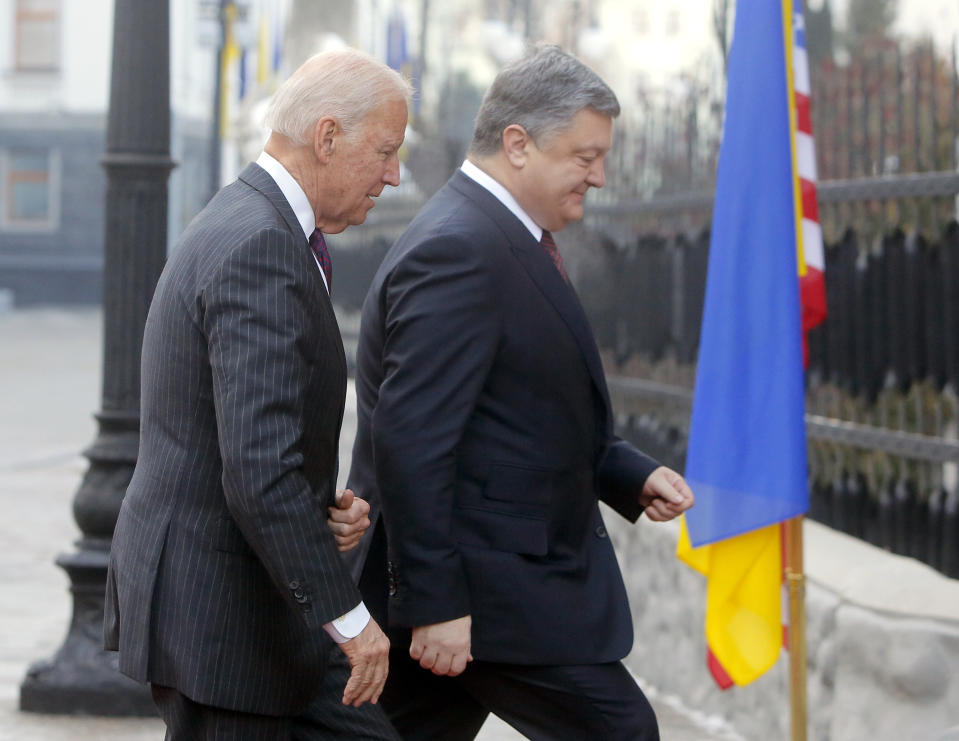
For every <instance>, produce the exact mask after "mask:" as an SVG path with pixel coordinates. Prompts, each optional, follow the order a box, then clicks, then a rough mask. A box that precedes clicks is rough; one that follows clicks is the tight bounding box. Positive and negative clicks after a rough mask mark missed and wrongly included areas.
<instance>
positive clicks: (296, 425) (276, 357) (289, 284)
mask: <svg viewBox="0 0 959 741" xmlns="http://www.w3.org/2000/svg"><path fill="white" fill-rule="evenodd" d="M301 247H302V245H298V244H296V241H295V239H294V237H293V235H292V234H290V233H288V232H284V231H281V230H265V231H263V232H261V233H259V234H257V235H256V236H254V237H253V238H251V239H250V240H248V241H247V242H245V243H243V244H240V245H237V247H235V248H234V249H233V250H232V252H231V253H230V254H229V255H228V257H227V258H226V259H225V260H224V262H223V264H222V265H221V266H220V267H219V268H218V270H217V271H216V273H215V274H214V275H213V277H212V279H211V280H209V281H208V283H207V285H206V286H205V288H204V290H203V291H202V292H201V296H202V301H203V308H204V312H203V318H202V321H203V329H204V331H205V333H206V336H207V341H208V345H209V353H210V365H211V368H212V373H213V394H214V404H215V407H216V419H217V428H218V434H219V442H220V453H221V456H222V459H223V489H224V492H225V495H226V500H227V506H228V508H229V510H230V513H231V515H232V516H233V518H234V520H235V521H236V523H237V525H238V526H239V528H240V530H241V531H242V532H243V535H244V537H245V538H246V540H247V542H248V543H249V544H250V546H251V547H252V548H253V550H254V551H255V552H256V555H257V556H258V557H259V560H260V561H261V562H262V564H263V566H264V567H265V568H266V570H267V572H268V573H269V575H270V577H271V579H272V580H273V582H274V584H275V585H276V587H277V589H279V591H280V593H281V594H282V595H283V596H284V597H285V599H286V601H287V602H288V604H289V605H290V607H291V608H292V609H294V610H295V611H296V612H297V613H298V614H300V615H301V616H302V618H303V620H304V621H305V622H306V624H307V625H308V626H309V627H311V628H320V627H321V626H322V625H323V624H324V623H328V622H330V621H331V620H332V619H334V618H336V617H338V616H340V615H343V614H344V613H346V612H348V611H349V610H350V609H352V608H354V607H356V606H357V604H358V603H359V602H360V595H359V592H358V591H357V590H356V588H355V587H354V586H353V583H352V581H351V579H350V576H349V573H348V572H347V570H346V568H345V566H344V565H343V563H342V561H341V560H340V558H339V555H338V551H337V549H336V544H335V542H334V539H333V535H332V533H331V532H330V531H329V529H328V527H327V525H326V513H325V510H324V505H325V502H326V501H327V499H328V498H330V492H329V491H324V492H318V493H315V492H313V491H312V489H311V487H310V485H309V483H308V482H307V480H306V478H305V476H304V474H303V471H302V464H303V453H302V430H303V419H304V414H305V413H306V411H305V410H304V408H303V406H304V392H305V389H306V388H307V386H308V384H310V383H323V379H322V377H321V376H320V377H318V375H317V374H323V373H324V369H323V368H322V367H317V366H316V365H315V364H311V363H310V362H309V361H308V359H307V358H306V357H305V355H304V347H305V345H306V343H308V342H311V341H314V338H313V337H312V335H311V334H310V329H309V328H310V327H311V326H312V322H311V318H310V316H309V314H308V313H307V307H308V304H309V302H308V296H309V293H308V292H309V291H310V290H313V288H312V287H311V285H310V283H309V281H308V277H307V276H306V275H304V270H303V267H304V263H303V261H302V260H301V259H298V254H301V253H302V251H303V250H302V249H300V248H301ZM298 251H299V253H298ZM331 445H332V447H333V448H334V449H335V447H336V445H335V441H332V442H331ZM332 477H333V473H332V472H331V473H330V477H329V478H330V480H332Z"/></svg>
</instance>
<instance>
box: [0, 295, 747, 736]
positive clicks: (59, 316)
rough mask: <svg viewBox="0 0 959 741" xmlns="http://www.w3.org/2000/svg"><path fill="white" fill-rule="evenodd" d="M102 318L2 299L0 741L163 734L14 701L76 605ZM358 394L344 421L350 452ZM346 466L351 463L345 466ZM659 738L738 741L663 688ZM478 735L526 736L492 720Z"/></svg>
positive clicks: (132, 723) (137, 722)
mask: <svg viewBox="0 0 959 741" xmlns="http://www.w3.org/2000/svg"><path fill="white" fill-rule="evenodd" d="M101 332H102V330H101V316H100V313H99V312H98V311H93V310H89V309H85V310H74V311H67V310H29V311H25V310H24V311H9V312H3V311H2V309H0V508H2V509H0V513H2V516H0V543H2V546H3V558H2V559H0V584H2V589H0V741H77V740H80V741H85V740H87V739H89V740H91V741H110V740H111V739H116V740H118V741H147V740H148V739H149V740H150V741H157V740H158V739H162V737H163V726H162V723H160V721H158V720H155V719H122V720H120V719H103V718H78V717H62V716H45V715H36V714H32V713H21V712H20V711H19V710H18V702H19V687H20V682H21V681H22V680H23V677H24V674H25V672H26V670H27V667H28V666H29V665H30V663H32V662H33V661H36V660H38V659H46V658H49V657H50V656H51V655H52V654H53V653H54V652H55V651H56V649H57V648H58V647H59V646H60V643H61V642H62V640H63V638H64V636H65V634H66V628H67V625H68V623H69V619H70V610H71V607H72V603H71V599H70V596H69V593H68V591H67V589H68V586H69V581H68V579H67V577H66V575H65V574H64V572H63V571H61V570H60V569H59V568H57V567H56V566H55V565H54V559H55V558H56V556H57V555H58V554H59V553H63V552H70V551H72V550H73V541H74V540H76V538H77V537H78V536H79V533H78V531H77V528H76V525H75V523H74V521H73V515H72V511H71V502H72V499H73V496H74V494H75V493H76V490H77V486H78V485H79V482H80V477H81V476H82V474H83V472H84V471H85V470H86V460H85V459H84V458H82V457H81V456H80V452H81V451H82V449H83V448H85V447H86V446H88V445H89V444H90V443H91V442H92V441H93V438H94V435H95V433H96V425H95V423H94V420H93V416H92V415H93V412H95V411H96V410H97V409H99V402H100V372H101V353H102V341H101ZM354 426H355V402H354V400H353V399H352V397H351V399H350V408H349V409H348V411H347V415H346V418H345V422H344V430H343V442H342V445H341V453H342V454H343V455H345V457H346V458H345V459H346V460H347V461H348V456H349V449H350V446H351V443H352V435H353V428H354ZM341 468H342V469H343V471H344V475H345V471H346V470H347V468H348V465H346V464H345V463H344V465H342V466H341ZM644 688H645V689H646V690H647V692H648V693H649V694H650V698H651V700H652V701H653V704H654V706H655V708H656V712H657V715H658V717H659V719H660V723H661V734H662V739H663V741H734V740H735V739H739V738H740V737H738V736H736V735H734V734H732V733H730V732H728V731H726V730H724V729H723V727H722V726H721V724H719V723H718V722H716V721H715V720H712V721H711V719H704V718H700V717H698V716H696V714H694V713H691V712H690V711H689V710H688V709H686V708H684V707H683V706H682V704H681V703H680V701H679V700H678V699H676V698H660V697H658V696H657V695H656V693H655V691H653V690H652V689H650V688H646V687H644ZM479 739H480V741H516V740H517V739H522V736H521V735H519V734H518V733H516V732H515V731H514V730H512V729H511V728H509V726H506V725H505V724H503V723H502V722H500V721H499V720H498V719H495V718H494V719H491V720H490V722H488V723H487V724H486V726H485V727H484V728H483V731H482V732H481V734H480V736H479Z"/></svg>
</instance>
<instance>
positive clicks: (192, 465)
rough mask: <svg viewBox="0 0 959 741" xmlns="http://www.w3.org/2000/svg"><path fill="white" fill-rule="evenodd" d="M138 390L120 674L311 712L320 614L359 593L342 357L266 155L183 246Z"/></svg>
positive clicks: (251, 708)
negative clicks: (343, 539)
mask: <svg viewBox="0 0 959 741" xmlns="http://www.w3.org/2000/svg"><path fill="white" fill-rule="evenodd" d="M142 387H143V391H142V398H141V419H140V426H141V429H140V451H139V457H138V459H137V465H136V469H135V471H134V474H133V480H132V481H131V482H130V486H129V488H128V489H127V493H126V497H125V498H124V501H123V505H122V507H121V510H120V516H119V520H118V521H117V525H116V531H115V533H114V536H113V547H112V552H111V557H110V570H109V573H108V580H107V600H106V610H105V626H104V627H105V638H106V645H107V647H108V648H112V649H118V650H119V651H120V670H121V671H122V672H124V673H125V674H128V675H129V676H131V677H133V678H134V679H138V680H140V681H149V682H153V683H156V684H160V685H165V686H169V687H174V688H176V689H178V690H179V691H180V692H182V693H183V694H185V695H187V696H188V697H190V698H192V699H193V700H195V701H197V702H199V703H203V704H206V705H213V706H217V707H222V708H230V709H235V710H240V711H244V712H251V713H260V714H266V715H288V714H292V713H295V712H298V711H299V710H301V709H303V708H304V707H305V706H306V705H307V704H308V703H309V702H310V701H311V700H312V699H314V698H315V697H316V695H317V692H318V690H319V687H320V683H321V682H322V679H323V676H324V667H325V666H326V660H327V655H328V652H329V651H330V649H331V646H332V642H331V640H330V639H329V637H328V636H327V635H326V632H325V631H324V630H323V627H322V626H323V624H324V623H327V622H330V621H331V620H332V619H333V618H335V617H337V616H339V615H342V614H344V613H345V612H347V611H348V610H350V609H352V608H353V607H355V606H356V605H357V603H358V602H359V601H360V595H359V591H358V590H357V589H356V587H355V586H354V584H353V582H352V579H351V578H350V574H349V572H348V570H347V569H346V568H345V566H344V565H343V563H342V560H341V559H340V557H339V553H338V551H337V548H336V544H335V542H334V540H333V536H332V534H331V532H330V530H329V528H328V527H327V524H326V508H327V506H329V505H330V504H331V503H332V502H333V495H334V488H335V482H336V472H337V448H338V440H339V432H340V424H341V421H342V415H343V403H344V398H345V391H346V361H345V356H344V353H343V345H342V342H341V340H340V334H339V329H338V327H337V323H336V318H335V316H334V314H333V308H332V305H331V303H330V299H329V296H328V294H327V291H326V289H325V287H324V286H323V281H322V278H321V277H320V272H319V270H317V266H316V263H315V261H314V258H313V255H312V253H311V251H310V248H309V245H308V243H307V240H306V238H305V237H304V235H303V230H302V228H301V227H300V224H299V222H297V220H296V217H295V216H294V214H293V210H292V209H291V208H290V206H289V204H288V203H287V201H286V199H285V198H284V197H283V195H282V193H281V191H280V189H279V188H278V186H277V185H276V183H275V182H274V181H273V179H272V178H271V177H270V176H269V175H268V174H267V173H266V172H265V171H264V170H263V169H262V168H260V167H259V166H257V165H250V166H249V167H247V168H246V170H244V172H243V173H242V174H241V175H240V178H239V180H238V181H237V182H235V183H233V184H232V185H229V186H227V187H226V188H224V189H223V190H221V191H220V192H219V193H218V194H217V195H216V196H215V197H214V198H213V200H212V201H211V202H210V204H209V205H208V206H207V207H206V208H205V209H204V210H203V212H201V213H200V215H199V216H197V218H196V219H195V220H194V221H193V222H192V223H191V224H190V226H189V227H188V228H187V230H186V231H185V232H184V234H183V236H182V237H181V239H180V241H179V243H178V246H177V247H176V250H175V251H174V252H173V254H172V256H171V257H170V260H169V262H168V263H167V265H166V267H165V269H164V271H163V274H162V276H161V278H160V281H159V283H158V285H157V289H156V293H155V295H154V297H153V303H152V304H151V306H150V312H149V316H148V318H147V321H146V327H145V331H144V337H143V359H142Z"/></svg>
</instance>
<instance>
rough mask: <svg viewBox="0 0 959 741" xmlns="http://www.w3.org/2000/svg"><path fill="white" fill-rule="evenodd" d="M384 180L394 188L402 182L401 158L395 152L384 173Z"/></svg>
mask: <svg viewBox="0 0 959 741" xmlns="http://www.w3.org/2000/svg"><path fill="white" fill-rule="evenodd" d="M383 182H384V183H387V184H388V185H392V186H393V187H394V188H395V187H396V186H397V185H399V184H400V158H399V157H398V156H397V155H395V154H394V155H393V156H392V157H391V158H390V163H389V165H388V166H387V168H386V172H384V173H383Z"/></svg>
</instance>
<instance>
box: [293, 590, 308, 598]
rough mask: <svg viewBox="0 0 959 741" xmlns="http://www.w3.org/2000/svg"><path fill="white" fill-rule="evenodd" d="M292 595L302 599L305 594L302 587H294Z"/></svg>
mask: <svg viewBox="0 0 959 741" xmlns="http://www.w3.org/2000/svg"><path fill="white" fill-rule="evenodd" d="M293 596H294V597H296V599H297V600H302V599H303V597H304V596H305V595H304V594H303V590H302V589H295V590H293Z"/></svg>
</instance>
